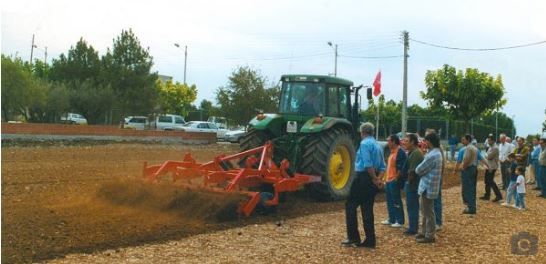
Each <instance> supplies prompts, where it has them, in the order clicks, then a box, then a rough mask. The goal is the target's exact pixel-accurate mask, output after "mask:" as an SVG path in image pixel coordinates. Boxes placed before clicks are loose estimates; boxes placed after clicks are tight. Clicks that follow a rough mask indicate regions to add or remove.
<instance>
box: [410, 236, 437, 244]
mask: <svg viewBox="0 0 546 264" xmlns="http://www.w3.org/2000/svg"><path fill="white" fill-rule="evenodd" d="M415 241H417V243H434V242H436V239H434V238H433V237H423V238H418V239H415Z"/></svg>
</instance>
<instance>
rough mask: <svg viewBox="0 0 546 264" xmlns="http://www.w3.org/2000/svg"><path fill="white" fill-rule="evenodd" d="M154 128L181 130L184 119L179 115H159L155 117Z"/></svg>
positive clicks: (184, 122)
mask: <svg viewBox="0 0 546 264" xmlns="http://www.w3.org/2000/svg"><path fill="white" fill-rule="evenodd" d="M155 124H156V129H158V130H182V128H183V126H184V124H186V121H185V120H184V118H183V117H182V116H179V115H170V114H167V115H160V116H158V117H156V119H155Z"/></svg>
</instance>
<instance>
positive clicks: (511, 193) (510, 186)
mask: <svg viewBox="0 0 546 264" xmlns="http://www.w3.org/2000/svg"><path fill="white" fill-rule="evenodd" d="M515 186H516V182H515V181H510V184H508V189H507V190H506V203H507V204H510V203H511V202H512V199H515V198H516V189H515V188H514V187H515Z"/></svg>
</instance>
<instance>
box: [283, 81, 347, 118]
mask: <svg viewBox="0 0 546 264" xmlns="http://www.w3.org/2000/svg"><path fill="white" fill-rule="evenodd" d="M281 81H282V90H281V96H280V103H279V111H278V113H279V114H288V115H303V116H310V117H313V116H329V117H338V118H346V119H350V115H351V114H350V113H351V103H350V88H351V86H352V84H353V83H352V82H351V81H348V80H344V79H341V78H335V77H329V76H317V75H284V76H282V77H281Z"/></svg>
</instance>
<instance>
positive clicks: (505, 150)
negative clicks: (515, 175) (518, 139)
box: [499, 133, 514, 190]
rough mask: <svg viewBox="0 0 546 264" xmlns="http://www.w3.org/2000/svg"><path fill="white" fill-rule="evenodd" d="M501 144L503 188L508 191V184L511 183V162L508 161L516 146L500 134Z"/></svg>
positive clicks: (500, 156) (504, 135)
mask: <svg viewBox="0 0 546 264" xmlns="http://www.w3.org/2000/svg"><path fill="white" fill-rule="evenodd" d="M499 139H500V144H499V161H500V165H501V176H502V188H503V189H504V190H506V188H508V183H510V173H508V169H510V161H508V155H510V153H512V152H514V145H512V144H510V143H508V142H507V141H506V134H504V133H502V134H500V138H499Z"/></svg>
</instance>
